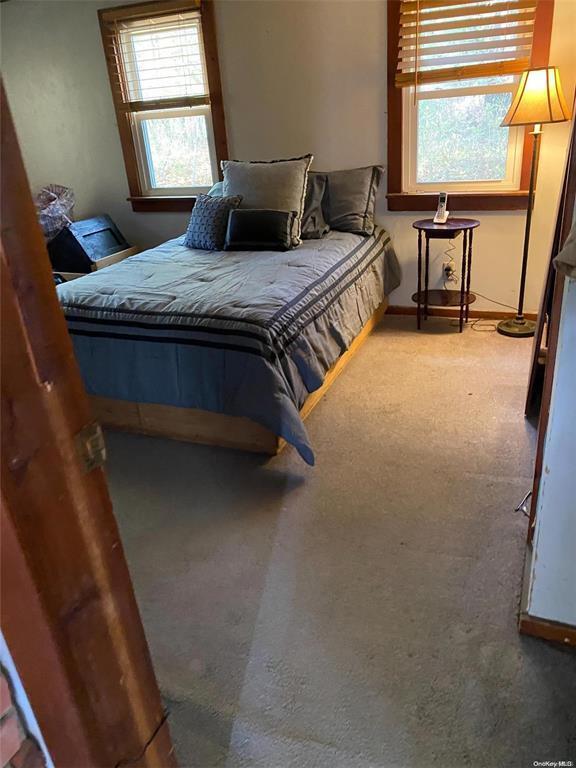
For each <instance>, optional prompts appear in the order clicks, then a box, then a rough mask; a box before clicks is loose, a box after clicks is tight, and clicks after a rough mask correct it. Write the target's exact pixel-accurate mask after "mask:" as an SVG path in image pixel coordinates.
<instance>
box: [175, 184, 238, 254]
mask: <svg viewBox="0 0 576 768" xmlns="http://www.w3.org/2000/svg"><path fill="white" fill-rule="evenodd" d="M241 202H242V196H241V195H234V196H233V197H212V196H211V195H198V197H197V198H196V203H195V205H194V208H192V215H191V216H190V221H189V222H188V229H187V230H186V235H185V237H184V245H185V246H187V247H188V248H200V249H202V250H203V251H221V250H222V249H223V248H224V241H225V240H226V227H227V226H228V216H229V214H230V211H233V210H234V209H235V208H238V206H239V205H240V203H241Z"/></svg>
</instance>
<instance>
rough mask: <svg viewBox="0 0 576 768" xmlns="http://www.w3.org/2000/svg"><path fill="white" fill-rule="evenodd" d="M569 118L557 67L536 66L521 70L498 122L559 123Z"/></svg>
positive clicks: (525, 123)
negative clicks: (510, 100) (507, 107)
mask: <svg viewBox="0 0 576 768" xmlns="http://www.w3.org/2000/svg"><path fill="white" fill-rule="evenodd" d="M569 119H570V111H569V109H568V107H567V106H566V100H565V99H564V94H563V93H562V86H561V84H560V73H559V72H558V68H557V67H540V68H538V69H528V70H527V71H526V72H523V73H522V76H521V78H520V83H519V85H518V90H517V91H516V94H515V96H514V98H513V99H512V104H511V105H510V109H509V110H508V112H507V113H506V116H505V117H504V120H503V121H502V125H503V126H505V125H533V124H534V123H562V122H564V121H565V120H569Z"/></svg>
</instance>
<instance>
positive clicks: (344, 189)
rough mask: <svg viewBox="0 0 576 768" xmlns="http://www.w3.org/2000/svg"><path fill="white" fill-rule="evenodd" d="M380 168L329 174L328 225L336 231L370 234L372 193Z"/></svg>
mask: <svg viewBox="0 0 576 768" xmlns="http://www.w3.org/2000/svg"><path fill="white" fill-rule="evenodd" d="M382 171H383V168H382V166H381V165H370V166H368V167H367V168H353V169H351V170H349V171H331V172H330V173H327V174H326V175H327V177H328V206H327V208H328V223H329V224H330V226H331V228H332V229H337V230H339V231H340V232H353V233H354V234H356V235H371V234H372V233H373V232H374V205H375V202H376V190H377V189H378V185H379V184H380V180H381V179H382Z"/></svg>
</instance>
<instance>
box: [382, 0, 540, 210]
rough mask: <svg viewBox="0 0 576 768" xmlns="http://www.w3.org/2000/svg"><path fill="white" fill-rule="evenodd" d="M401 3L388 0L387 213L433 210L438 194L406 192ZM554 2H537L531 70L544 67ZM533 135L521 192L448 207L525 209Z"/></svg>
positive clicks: (463, 197) (482, 195)
mask: <svg viewBox="0 0 576 768" xmlns="http://www.w3.org/2000/svg"><path fill="white" fill-rule="evenodd" d="M400 3H401V0H388V3H387V11H388V18H387V22H388V35H387V38H388V39H387V46H388V50H387V69H388V75H387V91H388V93H387V106H388V166H387V169H388V173H387V181H388V189H387V195H386V198H387V200H388V210H389V211H435V210H436V206H437V203H438V195H437V194H430V193H427V192H405V191H404V190H403V186H402V182H403V179H402V175H403V168H402V164H403V156H404V152H403V122H404V121H403V107H402V102H403V90H404V89H402V88H397V87H396V85H395V77H396V60H397V51H398V33H399V25H400ZM553 14H554V0H540V2H539V3H538V6H537V8H536V18H535V21H534V37H533V44H532V57H531V60H530V66H531V67H539V66H547V64H548V55H549V51H550V36H551V32H552V18H553ZM531 151H532V136H531V134H530V133H529V132H528V131H526V132H525V135H524V146H523V154H522V166H521V173H520V190H519V191H517V190H516V191H505V192H453V193H451V194H450V201H451V207H452V209H453V210H458V211H498V210H526V208H527V207H528V185H529V178H530V157H531Z"/></svg>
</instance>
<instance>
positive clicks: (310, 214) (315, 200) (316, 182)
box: [302, 171, 330, 240]
mask: <svg viewBox="0 0 576 768" xmlns="http://www.w3.org/2000/svg"><path fill="white" fill-rule="evenodd" d="M327 184H328V178H327V176H326V174H325V173H318V172H316V171H310V173H309V174H308V187H307V189H306V201H305V203H304V214H303V216H302V239H303V240H317V239H320V238H321V237H324V235H325V234H326V233H327V232H329V231H330V226H329V225H328V223H327V222H326V219H325V218H324V211H323V209H322V206H323V204H324V196H325V193H326V187H327Z"/></svg>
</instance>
